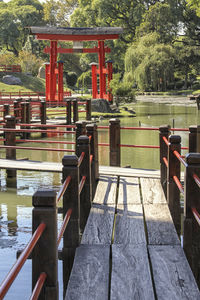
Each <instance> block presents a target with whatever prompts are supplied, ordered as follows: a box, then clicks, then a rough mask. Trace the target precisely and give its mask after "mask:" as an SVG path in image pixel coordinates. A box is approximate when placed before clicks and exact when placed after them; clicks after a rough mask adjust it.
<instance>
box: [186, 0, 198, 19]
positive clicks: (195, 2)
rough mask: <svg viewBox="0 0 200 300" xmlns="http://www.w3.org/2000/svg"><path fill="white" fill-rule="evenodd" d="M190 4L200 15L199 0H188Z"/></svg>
mask: <svg viewBox="0 0 200 300" xmlns="http://www.w3.org/2000/svg"><path fill="white" fill-rule="evenodd" d="M187 3H188V6H189V7H190V8H191V9H193V10H195V11H196V14H197V16H198V17H200V5H199V0H187Z"/></svg>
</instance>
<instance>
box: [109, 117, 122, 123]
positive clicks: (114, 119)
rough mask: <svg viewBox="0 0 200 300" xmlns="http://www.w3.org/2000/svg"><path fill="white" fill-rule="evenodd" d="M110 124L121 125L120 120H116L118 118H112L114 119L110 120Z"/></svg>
mask: <svg viewBox="0 0 200 300" xmlns="http://www.w3.org/2000/svg"><path fill="white" fill-rule="evenodd" d="M109 123H110V124H118V123H120V120H119V119H116V118H112V119H110V120H109Z"/></svg>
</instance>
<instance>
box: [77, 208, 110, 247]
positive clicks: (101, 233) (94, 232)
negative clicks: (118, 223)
mask: <svg viewBox="0 0 200 300" xmlns="http://www.w3.org/2000/svg"><path fill="white" fill-rule="evenodd" d="M114 214H115V207H112V206H110V207H108V206H106V205H99V204H93V205H92V208H91V210H90V215H89V218H88V220H87V224H86V226H85V230H84V232H83V236H82V240H81V244H93V245H94V244H104V245H110V244H111V238H112V230H113V222H114Z"/></svg>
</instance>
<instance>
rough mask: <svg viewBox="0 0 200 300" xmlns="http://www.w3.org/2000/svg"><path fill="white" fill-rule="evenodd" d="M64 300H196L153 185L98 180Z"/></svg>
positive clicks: (193, 285)
mask: <svg viewBox="0 0 200 300" xmlns="http://www.w3.org/2000/svg"><path fill="white" fill-rule="evenodd" d="M65 299H66V300H69V299H87V300H88V299H92V300H93V299H127V300H128V299H141V300H145V299H151V300H152V299H173V300H174V299H200V293H199V290H198V287H197V285H196V282H195V279H194V277H193V274H192V271H191V269H190V267H189V264H188V262H187V259H186V257H185V254H184V252H183V249H182V247H181V243H180V240H179V238H178V236H177V234H176V230H175V227H174V225H173V222H172V218H171V215H170V212H169V209H168V205H167V203H166V200H165V196H164V193H163V190H162V188H161V184H160V181H159V179H156V178H144V177H143V176H142V177H124V176H105V175H102V176H101V177H100V180H99V183H98V186H97V191H96V194H95V198H94V200H93V204H92V208H91V212H90V215H89V218H88V221H87V224H86V227H85V230H84V233H83V236H82V239H81V244H80V246H79V247H78V248H77V250H76V255H75V262H74V265H73V269H72V273H71V276H70V280H69V283H68V289H67V293H66V298H65Z"/></svg>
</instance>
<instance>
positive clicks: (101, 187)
mask: <svg viewBox="0 0 200 300" xmlns="http://www.w3.org/2000/svg"><path fill="white" fill-rule="evenodd" d="M116 191H117V177H116V176H100V179H99V182H98V185H97V189H96V193H95V196H94V200H93V202H94V203H97V204H104V205H109V204H112V205H113V204H115V201H116Z"/></svg>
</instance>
